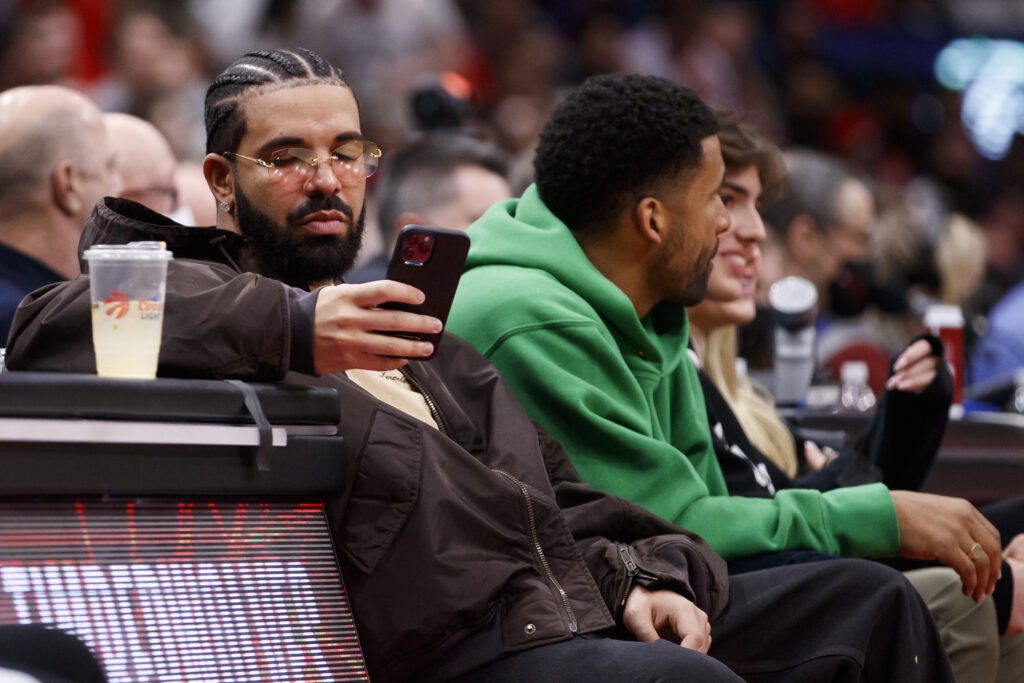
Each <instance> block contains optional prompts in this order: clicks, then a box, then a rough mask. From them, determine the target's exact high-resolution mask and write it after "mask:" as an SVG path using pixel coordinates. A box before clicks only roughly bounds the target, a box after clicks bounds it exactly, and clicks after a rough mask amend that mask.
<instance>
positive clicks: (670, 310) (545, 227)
mask: <svg viewBox="0 0 1024 683" xmlns="http://www.w3.org/2000/svg"><path fill="white" fill-rule="evenodd" d="M469 236H470V239H471V245H472V246H471V247H470V250H469V256H468V258H467V260H466V267H465V270H466V273H467V274H468V273H470V272H471V271H473V270H474V269H477V268H486V267H489V266H515V267H520V268H531V269H535V270H536V271H538V273H544V274H546V275H547V276H548V277H553V278H554V279H556V280H557V281H558V282H560V283H561V284H562V285H563V286H565V287H567V288H568V289H570V290H572V292H573V293H574V294H576V295H577V296H579V297H580V298H581V299H583V300H584V301H585V302H586V303H587V304H588V305H589V306H590V307H591V308H592V309H593V310H594V311H595V312H596V313H597V314H598V315H599V316H600V317H601V319H602V320H603V322H604V323H605V325H606V326H607V327H608V328H609V330H611V332H612V334H613V335H614V336H615V337H616V339H617V340H618V343H619V345H620V347H622V348H623V349H624V351H625V352H627V355H629V356H634V355H639V356H641V357H643V358H645V359H646V361H647V365H648V367H651V366H652V365H653V366H659V367H660V369H661V371H663V372H667V371H670V370H672V369H673V368H674V367H675V366H676V365H678V363H679V362H680V361H681V360H682V358H683V357H684V356H685V353H686V345H687V340H688V326H687V319H686V309H685V308H684V307H683V306H679V305H677V304H671V303H668V302H662V303H660V304H658V305H656V306H655V307H654V308H653V309H652V310H651V312H650V313H649V314H648V315H647V316H646V317H644V318H643V319H642V320H641V319H640V318H639V317H637V313H636V309H635V308H634V307H633V302H632V301H630V300H629V297H627V296H626V294H625V293H624V292H623V291H622V290H621V289H619V288H618V286H617V285H616V284H615V283H614V282H612V281H611V280H609V279H608V278H606V277H605V276H604V275H603V274H602V273H601V272H600V271H599V270H598V269H597V268H595V267H594V265H593V264H592V263H591V262H590V260H589V259H588V258H587V255H586V254H585V253H584V251H583V249H582V248H581V247H580V245H579V242H577V241H576V238H575V237H574V236H573V234H572V232H571V231H570V230H569V228H568V227H567V226H566V225H565V223H563V222H562V221H561V220H559V219H558V217H557V216H555V215H554V214H553V213H551V211H550V209H548V207H547V206H546V205H545V204H544V202H543V201H542V200H541V198H540V195H539V194H538V192H537V187H536V185H531V186H530V187H528V188H527V189H526V191H525V192H524V193H523V196H522V197H521V198H519V199H508V200H505V201H503V202H499V203H498V204H495V205H494V206H492V207H491V208H490V209H489V210H488V211H487V212H486V213H485V214H484V215H483V216H482V217H481V218H480V219H479V220H478V221H477V222H476V223H474V224H473V225H472V226H471V227H470V229H469ZM486 279H487V278H478V279H477V281H478V282H479V281H481V280H482V281H486Z"/></svg>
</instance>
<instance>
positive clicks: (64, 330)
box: [7, 261, 290, 380]
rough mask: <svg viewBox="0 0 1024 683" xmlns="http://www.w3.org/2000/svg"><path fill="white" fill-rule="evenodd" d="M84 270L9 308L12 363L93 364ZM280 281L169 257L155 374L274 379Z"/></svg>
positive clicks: (282, 342) (278, 370)
mask: <svg viewBox="0 0 1024 683" xmlns="http://www.w3.org/2000/svg"><path fill="white" fill-rule="evenodd" d="M90 307H91V300H90V294H89V277H88V276H87V275H80V276H79V277H77V278H75V279H74V280H71V281H70V282H65V283H61V284H58V285H54V286H52V287H49V288H46V289H41V290H37V291H36V292H33V293H32V294H31V295H29V296H28V297H26V299H25V300H24V301H23V302H22V304H21V306H19V308H18V311H17V313H16V314H15V319H14V325H13V327H12V329H11V336H10V347H9V348H8V351H7V364H8V367H9V368H10V369H12V370H40V371H48V372H82V373H94V372H96V360H95V358H96V356H95V353H94V352H93V347H92V318H91V310H90ZM288 325H289V318H288V298H287V296H286V293H285V285H282V284H281V283H280V282H277V281H274V280H270V279H267V278H263V277H260V276H258V275H255V274H252V273H245V274H241V275H239V274H237V273H235V272H233V271H231V270H230V269H229V268H226V267H224V266H219V265H217V264H208V263H199V262H195V261H172V262H171V263H170V264H168V270H167V289H166V298H165V303H164V321H163V333H162V337H161V344H160V361H159V367H158V371H157V372H158V374H159V375H162V376H178V377H214V378H221V377H237V378H241V379H259V380H276V379H280V378H281V377H283V376H284V374H285V372H286V371H287V369H288V359H289V354H290V347H289V339H290V337H289V335H288Z"/></svg>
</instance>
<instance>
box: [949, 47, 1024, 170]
mask: <svg viewBox="0 0 1024 683" xmlns="http://www.w3.org/2000/svg"><path fill="white" fill-rule="evenodd" d="M935 77H936V78H937V79H938V81H939V83H941V84H942V85H943V86H944V87H946V88H949V89H950V90H958V91H962V92H963V105H962V107H961V112H960V117H961V120H962V121H963V124H964V127H965V128H966V129H967V134H968V136H969V137H970V139H971V142H972V143H973V144H974V146H975V148H976V149H977V150H978V153H979V154H981V155H982V156H983V157H985V158H986V159H992V160H999V159H1002V158H1003V157H1005V156H1006V154H1007V152H1009V151H1010V146H1011V145H1012V144H1013V136H1014V135H1016V134H1017V133H1018V132H1020V133H1024V43H1021V42H1019V41H1016V40H992V39H989V38H984V37H980V36H979V37H973V38H958V39H956V40H953V41H952V42H950V43H949V44H948V45H947V46H946V47H944V48H943V49H942V51H941V52H939V55H938V57H936V58H935Z"/></svg>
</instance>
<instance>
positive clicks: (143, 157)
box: [103, 113, 178, 216]
mask: <svg viewBox="0 0 1024 683" xmlns="http://www.w3.org/2000/svg"><path fill="white" fill-rule="evenodd" d="M103 122H104V123H105V124H106V126H107V137H108V139H109V140H110V147H111V149H112V150H113V151H114V155H115V160H116V162H115V163H116V164H117V172H118V173H119V174H120V175H121V180H122V181H123V183H124V187H123V188H122V189H121V192H120V194H119V195H118V196H120V197H124V198H125V199H131V200H132V201H136V202H138V203H139V204H142V205H144V206H147V207H149V208H151V209H153V210H154V211H156V212H158V213H162V214H164V215H165V216H170V215H171V214H172V213H174V211H175V210H176V209H177V208H178V187H177V185H176V184H175V178H174V173H175V170H176V168H177V164H178V162H177V161H176V160H175V158H174V152H172V151H171V146H170V145H169V144H168V143H167V138H165V137H164V136H163V135H162V134H161V133H160V131H158V130H157V129H156V126H154V125H153V124H152V123H150V122H149V121H145V120H143V119H140V118H139V117H137V116H132V115H131V114H121V113H109V114H104V115H103Z"/></svg>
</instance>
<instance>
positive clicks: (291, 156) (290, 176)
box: [269, 140, 380, 181]
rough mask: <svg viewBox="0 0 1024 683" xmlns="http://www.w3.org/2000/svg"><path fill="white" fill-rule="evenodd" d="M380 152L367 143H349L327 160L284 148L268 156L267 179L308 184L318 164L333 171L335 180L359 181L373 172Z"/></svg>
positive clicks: (298, 148)
mask: <svg viewBox="0 0 1024 683" xmlns="http://www.w3.org/2000/svg"><path fill="white" fill-rule="evenodd" d="M379 157H380V150H379V149H378V148H377V146H376V145H374V144H373V143H371V142H364V141H362V140H352V141H349V142H346V143H345V144H343V145H339V146H338V147H335V148H334V149H333V150H332V151H331V154H330V155H329V156H326V157H316V156H314V155H313V152H312V150H309V149H306V148H304V147H286V148H284V149H279V150H276V151H275V152H274V153H273V154H271V155H270V169H269V170H270V176H271V178H273V179H275V180H278V181H289V180H308V179H309V178H310V177H311V176H312V175H313V173H314V172H315V169H316V168H317V167H319V165H320V163H321V162H326V163H328V164H330V166H331V167H332V168H333V170H334V174H335V176H337V178H338V179H339V180H355V179H362V178H366V177H369V176H371V175H373V172H374V171H375V170H376V169H377V163H378V159H379Z"/></svg>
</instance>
